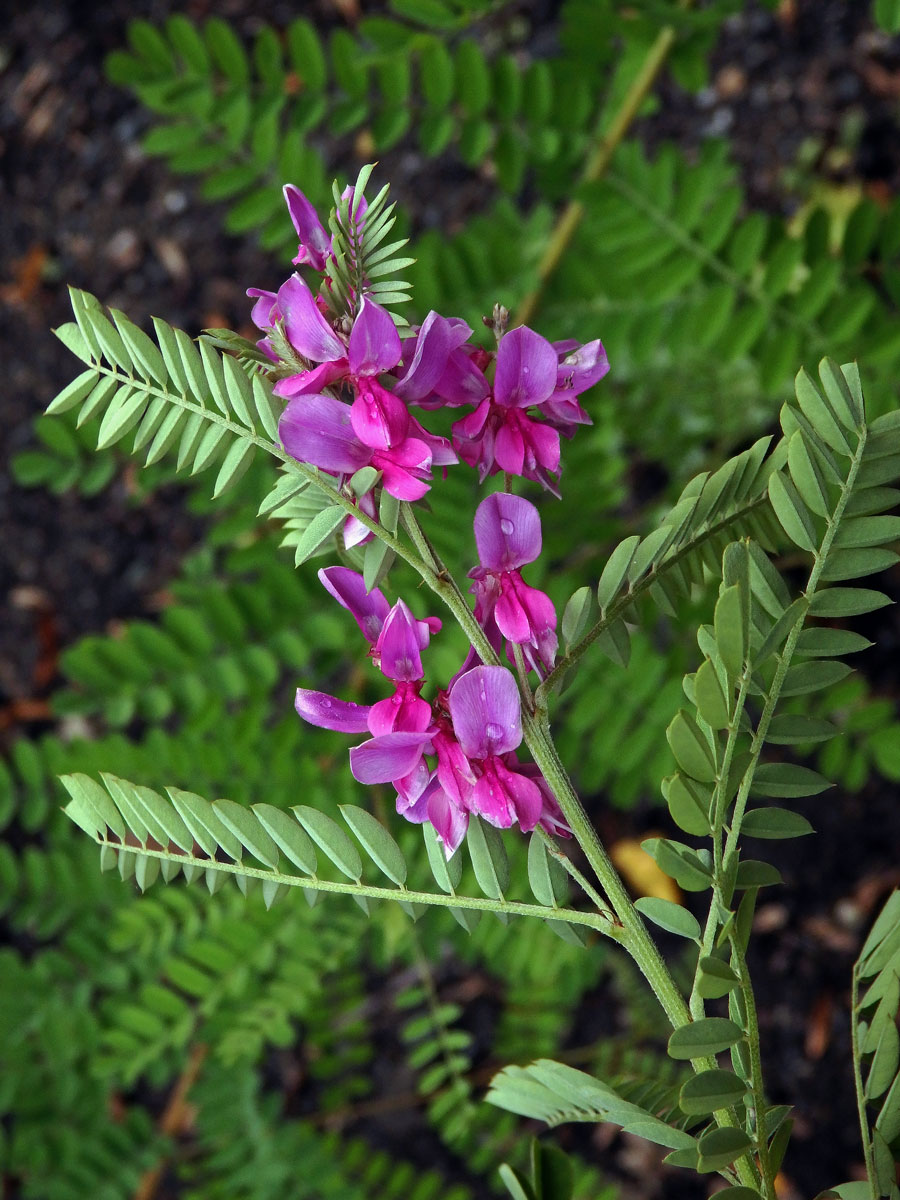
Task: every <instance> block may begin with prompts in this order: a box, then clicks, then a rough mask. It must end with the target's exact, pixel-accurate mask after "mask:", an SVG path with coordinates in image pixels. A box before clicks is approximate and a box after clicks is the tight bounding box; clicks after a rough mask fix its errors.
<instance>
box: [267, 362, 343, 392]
mask: <svg viewBox="0 0 900 1200" xmlns="http://www.w3.org/2000/svg"><path fill="white" fill-rule="evenodd" d="M346 374H347V360H346V358H339V359H336V360H335V361H334V362H325V363H320V364H319V366H317V367H315V368H314V369H313V370H312V371H298V373H297V374H296V375H288V377H287V378H286V379H279V380H278V382H277V383H276V384H275V387H274V388H273V389H272V390H273V392H274V393H275V395H276V396H287V397H290V396H309V395H312V394H313V393H315V392H321V391H322V388H325V387H328V385H329V384H331V383H334V381H335V380H336V379H342V378H343V377H344V376H345V375H346Z"/></svg>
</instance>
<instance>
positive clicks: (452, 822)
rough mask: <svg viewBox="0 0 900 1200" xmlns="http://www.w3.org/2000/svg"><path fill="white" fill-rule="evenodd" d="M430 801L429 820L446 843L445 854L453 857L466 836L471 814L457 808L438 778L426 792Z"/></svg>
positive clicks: (428, 801)
mask: <svg viewBox="0 0 900 1200" xmlns="http://www.w3.org/2000/svg"><path fill="white" fill-rule="evenodd" d="M425 795H426V797H427V803H428V820H429V821H430V822H431V824H432V825H433V826H434V831H435V833H436V834H437V835H438V837H439V838H440V839H441V841H442V843H443V845H444V854H445V856H446V857H447V858H452V856H453V854H454V853H455V852H456V850H457V849H458V848H459V846H460V843H461V842H462V840H463V838H464V837H465V836H466V830H467V829H468V827H469V814H468V813H467V812H463V810H462V809H460V808H457V806H456V805H455V804H454V803H453V801H452V800H451V799H450V797H449V796H448V795H447V793H446V792H445V791H444V789H443V788H442V787H441V786H440V784H439V783H438V782H437V780H434V781H433V782H432V783H431V784H430V785H429V787H428V789H427V791H426V793H425Z"/></svg>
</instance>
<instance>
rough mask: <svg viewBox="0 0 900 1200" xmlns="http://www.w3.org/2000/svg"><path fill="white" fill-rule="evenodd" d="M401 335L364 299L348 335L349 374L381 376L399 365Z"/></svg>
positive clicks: (385, 314)
mask: <svg viewBox="0 0 900 1200" xmlns="http://www.w3.org/2000/svg"><path fill="white" fill-rule="evenodd" d="M400 354H401V347H400V335H399V333H398V332H397V326H396V325H395V324H394V322H393V321H392V320H391V316H390V313H388V311H387V310H386V309H384V308H382V307H381V305H380V304H376V303H375V301H374V300H370V299H369V297H368V296H363V300H362V304H361V306H360V309H359V315H358V316H357V318H356V320H355V321H354V322H353V329H352V330H351V331H350V355H349V357H350V371H351V373H352V374H353V375H357V376H359V375H380V374H381V372H382V371H392V370H393V369H394V367H396V365H397V363H398V362H399V361H400Z"/></svg>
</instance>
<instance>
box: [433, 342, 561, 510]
mask: <svg viewBox="0 0 900 1200" xmlns="http://www.w3.org/2000/svg"><path fill="white" fill-rule="evenodd" d="M557 365H558V355H557V353H556V351H555V350H554V349H553V347H552V346H551V344H550V343H549V342H548V341H547V339H546V338H542V337H541V336H540V334H537V333H535V332H534V331H533V330H531V329H528V328H527V327H526V326H524V325H522V326H519V327H518V328H517V329H512V330H510V332H509V333H507V334H506V335H505V336H504V337H503V338H501V340H500V345H499V347H498V349H497V370H496V374H495V376H494V389H493V394H492V395H491V396H490V397H489V398H486V399H484V400H482V401H481V403H480V404H479V405H478V407H477V408H476V409H475V411H474V412H473V413H470V414H469V415H468V416H467V417H463V418H462V419H461V420H459V421H457V422H456V423H455V424H454V426H453V444H454V446H455V448H456V451H457V453H458V454H459V457H460V458H461V459H462V460H463V461H464V462H467V463H468V464H469V465H470V466H473V467H477V468H478V477H479V480H480V481H482V482H483V481H484V480H485V479H486V478H487V477H488V475H494V474H496V473H497V472H498V471H506V472H507V473H508V474H510V475H522V476H524V477H525V478H526V479H534V480H536V481H537V482H538V483H541V484H542V485H543V486H544V487H546V488H548V489H549V490H551V491H555V490H556V485H555V483H554V482H553V479H552V477H553V476H557V475H558V474H559V433H558V432H557V430H556V429H554V428H553V427H552V426H550V425H547V424H545V423H542V422H541V421H538V420H535V418H534V417H531V416H529V415H528V414H527V413H526V412H525V409H527V408H538V409H540V406H541V405H542V404H544V403H545V402H546V401H548V400H549V399H550V397H551V396H552V395H553V393H554V391H555V389H556V382H557Z"/></svg>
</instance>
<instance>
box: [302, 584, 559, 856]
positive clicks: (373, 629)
mask: <svg viewBox="0 0 900 1200" xmlns="http://www.w3.org/2000/svg"><path fill="white" fill-rule="evenodd" d="M319 579H320V580H321V582H322V584H323V586H324V587H325V588H326V589H327V591H328V592H329V593H330V594H331V595H332V596H333V597H334V598H335V599H336V600H337V601H338V603H339V604H341V605H342V606H343V607H344V608H346V609H348V611H349V612H350V613H352V615H353V616H354V617H355V619H356V623H357V624H358V625H359V628H360V630H361V631H362V634H363V636H364V637H365V639H366V641H367V642H368V643H369V655H370V657H371V658H372V660H373V662H374V663H375V665H376V666H377V667H378V669H379V670H380V671H381V674H382V675H383V676H384V677H385V678H386V679H388V680H390V681H391V683H392V684H393V686H394V690H393V693H392V695H390V696H387V697H386V698H385V699H383V700H379V701H378V702H377V703H375V704H371V705H364V704H354V703H351V702H349V701H346V700H340V699H338V698H337V697H335V696H329V695H326V694H325V693H324V692H316V691H310V690H308V689H306V688H298V689H297V696H296V708H297V712H298V713H299V714H300V716H301V717H303V719H304V720H306V721H308V722H309V723H310V724H311V725H317V726H319V727H320V728H324V729H336V730H340V731H341V732H342V733H355V734H361V733H367V734H369V735H370V736H369V737H368V738H367V739H366V740H365V741H364V742H362V743H361V744H360V745H358V746H355V747H354V748H353V749H352V750H351V751H350V769H351V771H352V772H353V775H354V778H356V779H357V780H358V781H359V782H360V783H364V784H375V783H390V784H392V785H393V786H394V788H395V790H396V793H397V811H398V812H399V813H401V814H402V815H403V816H405V817H406V818H407V820H410V821H414V822H416V823H419V824H421V823H422V822H424V821H430V822H431V824H432V825H433V826H434V828H435V830H436V831H437V833H438V836H439V837H440V839H441V841H442V842H443V844H444V847H445V849H446V852H447V854H448V855H450V854H452V853H453V851H454V850H456V848H457V847H458V846H459V843H460V842H461V841H462V838H463V836H464V835H465V832H466V828H467V826H468V823H469V815H470V814H471V813H478V814H479V815H480V816H482V817H484V819H485V820H487V821H489V822H490V823H491V824H492V825H497V826H499V827H500V828H502V829H506V828H508V827H509V826H510V825H512V824H513V823H514V822H515V821H518V823H519V826H520V827H521V828H522V829H523V830H524V831H526V832H527V831H529V830H531V829H534V827H535V825H537V824H541V825H543V826H544V828H546V829H548V830H556V831H561V832H566V830H565V822H564V821H563V819H562V814H561V813H560V811H559V808H558V806H557V804H556V801H555V800H554V798H553V796H552V794H551V792H550V789H549V788H548V787H547V785H546V783H545V782H544V780H543V778H542V776H541V775H540V772H539V771H538V770H537V768H536V767H534V766H533V765H531V764H523V763H520V762H519V760H518V757H517V755H516V750H517V748H518V747H519V745H520V744H521V741H522V720H521V707H520V700H519V689H518V687H517V685H516V681H515V678H514V677H513V675H512V674H511V672H509V671H508V670H507V669H506V668H505V667H497V666H483V665H479V666H473V667H471V668H470V669H468V670H466V671H464V672H462V673H460V674H459V675H458V676H457V677H456V679H455V681H454V682H453V684H452V686H451V687H450V688H449V690H447V691H443V690H442V691H438V693H437V696H436V698H435V700H434V702H433V704H429V703H428V702H427V701H426V700H423V699H422V696H421V695H420V693H421V690H422V685H423V682H424V678H425V671H424V667H423V665H422V651H423V650H425V649H426V648H427V646H428V643H429V640H430V638H431V635H432V634H433V633H436V632H437V631H438V630H439V629H440V627H441V623H440V621H439V620H438V619H437V618H436V617H428V618H426V619H425V620H423V621H420V620H417V619H416V618H415V617H414V616H413V614H412V613H411V612H410V610H409V608H408V606H407V605H406V604H405V603H404V601H403V600H398V601H397V603H396V604H394V605H393V606H390V605H389V604H388V602H387V600H386V599H385V597H384V595H383V594H382V593H381V592H380V591H379V590H378V589H373V590H372V591H371V592H367V591H366V586H365V583H364V582H363V579H362V576H361V575H359V574H358V573H357V572H356V571H352V570H350V569H349V568H348V567H328V568H326V569H324V570H322V571H320V572H319Z"/></svg>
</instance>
